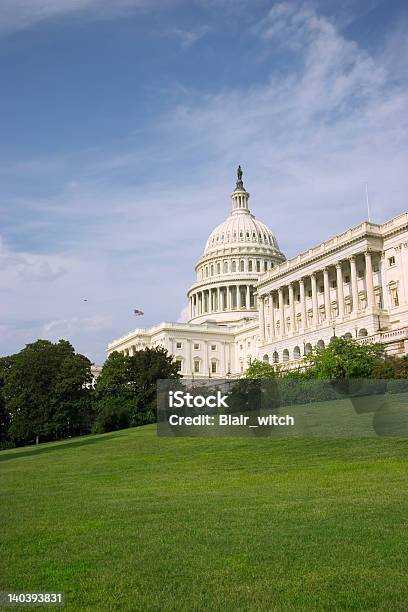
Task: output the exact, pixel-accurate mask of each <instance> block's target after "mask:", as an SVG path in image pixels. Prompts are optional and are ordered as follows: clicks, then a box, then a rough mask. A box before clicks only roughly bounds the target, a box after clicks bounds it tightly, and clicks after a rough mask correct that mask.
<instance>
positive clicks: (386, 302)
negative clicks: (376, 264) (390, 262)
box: [380, 251, 390, 310]
mask: <svg viewBox="0 0 408 612" xmlns="http://www.w3.org/2000/svg"><path fill="white" fill-rule="evenodd" d="M380 266H381V268H380V270H381V295H382V306H383V310H389V308H390V296H389V291H388V287H387V273H386V267H385V253H384V251H383V252H382V253H381V263H380Z"/></svg>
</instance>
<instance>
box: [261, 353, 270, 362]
mask: <svg viewBox="0 0 408 612" xmlns="http://www.w3.org/2000/svg"><path fill="white" fill-rule="evenodd" d="M262 361H263V362H264V363H269V355H264V356H263V357H262Z"/></svg>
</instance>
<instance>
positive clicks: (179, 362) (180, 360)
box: [176, 357, 183, 372]
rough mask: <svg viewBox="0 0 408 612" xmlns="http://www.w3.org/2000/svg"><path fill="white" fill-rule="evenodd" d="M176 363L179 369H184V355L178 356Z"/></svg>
mask: <svg viewBox="0 0 408 612" xmlns="http://www.w3.org/2000/svg"><path fill="white" fill-rule="evenodd" d="M176 365H177V369H178V371H179V372H181V371H182V369H183V358H182V357H176Z"/></svg>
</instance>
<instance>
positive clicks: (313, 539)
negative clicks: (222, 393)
mask: <svg viewBox="0 0 408 612" xmlns="http://www.w3.org/2000/svg"><path fill="white" fill-rule="evenodd" d="M407 459H408V441H407V440H399V439H388V440H387V439H376V438H367V439H357V440H356V439H354V440H345V439H326V440H319V439H287V440H276V439H275V440H271V439H268V438H252V437H251V438H230V439H227V438H223V439H214V438H211V439H209V438H207V439H199V438H173V439H172V438H158V437H157V436H156V430H155V427H153V426H148V427H143V428H139V429H133V430H126V431H120V432H115V433H111V434H106V435H102V436H90V437H85V438H77V439H74V440H70V441H67V442H61V443H54V444H44V445H41V446H40V447H38V448H35V447H26V448H23V449H17V450H11V451H5V452H2V453H0V484H1V502H0V530H1V542H0V551H1V552H0V555H1V557H0V558H1V567H0V590H6V589H13V590H16V591H26V592H27V591H31V592H32V591H44V590H48V591H56V590H60V591H63V592H65V601H66V604H65V609H66V610H92V611H94V610H158V611H159V610H177V611H180V610H208V611H214V610H234V611H241V610H280V611H282V610H283V611H284V610H310V611H314V610H393V611H395V610H406V609H407V602H408V573H407V565H408V540H407V536H408V529H407V527H408V525H407V523H408V469H407ZM8 609H12V608H8ZM15 609H16V608H15ZM21 609H23V608H21ZM24 609H27V608H24ZM48 609H49V608H48Z"/></svg>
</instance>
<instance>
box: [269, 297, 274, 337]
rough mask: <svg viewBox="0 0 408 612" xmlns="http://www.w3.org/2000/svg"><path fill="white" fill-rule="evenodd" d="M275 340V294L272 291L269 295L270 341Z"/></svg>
mask: <svg viewBox="0 0 408 612" xmlns="http://www.w3.org/2000/svg"><path fill="white" fill-rule="evenodd" d="M274 338H275V312H274V306H273V293H272V291H271V292H270V294H269V339H270V341H271V342H272V340H273V339H274Z"/></svg>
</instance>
